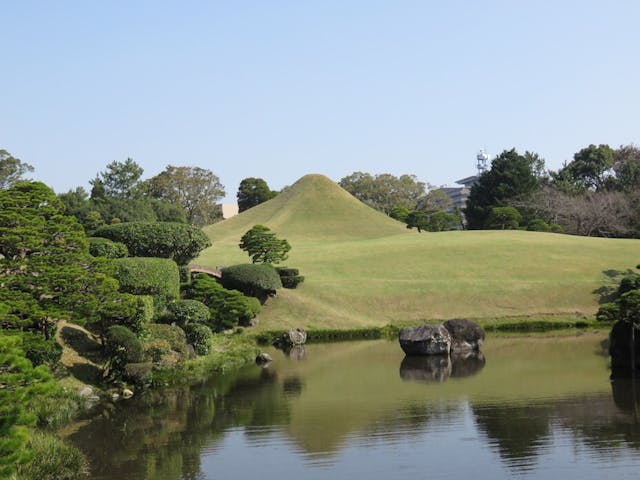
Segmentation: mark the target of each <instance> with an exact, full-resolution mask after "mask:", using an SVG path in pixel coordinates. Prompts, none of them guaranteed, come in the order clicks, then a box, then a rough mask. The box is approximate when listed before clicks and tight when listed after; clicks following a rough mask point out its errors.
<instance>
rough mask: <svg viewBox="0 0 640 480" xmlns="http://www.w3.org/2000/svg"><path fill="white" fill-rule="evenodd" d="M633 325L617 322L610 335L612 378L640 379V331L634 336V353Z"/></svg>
mask: <svg viewBox="0 0 640 480" xmlns="http://www.w3.org/2000/svg"><path fill="white" fill-rule="evenodd" d="M631 330H632V326H631V323H629V322H625V321H622V320H620V321H618V322H616V323H615V324H614V325H613V327H612V328H611V333H610V334H609V355H611V376H612V377H613V378H625V377H631V376H632V375H634V374H635V376H636V377H640V331H639V330H636V331H635V332H634V334H633V339H634V342H633V352H632V348H631V338H632V331H631ZM634 370H635V371H634Z"/></svg>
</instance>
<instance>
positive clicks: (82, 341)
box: [60, 326, 102, 363]
mask: <svg viewBox="0 0 640 480" xmlns="http://www.w3.org/2000/svg"><path fill="white" fill-rule="evenodd" d="M60 337H61V338H62V340H63V341H64V343H65V344H66V345H67V346H68V347H69V348H72V349H73V350H75V351H76V352H77V353H78V355H79V356H81V357H84V358H86V359H87V360H90V361H92V362H96V363H100V362H101V361H102V345H101V344H100V342H98V341H97V340H95V339H94V338H93V337H92V336H91V335H89V334H88V333H87V332H86V331H84V330H81V329H79V328H73V327H70V326H65V327H63V328H62V330H61V331H60Z"/></svg>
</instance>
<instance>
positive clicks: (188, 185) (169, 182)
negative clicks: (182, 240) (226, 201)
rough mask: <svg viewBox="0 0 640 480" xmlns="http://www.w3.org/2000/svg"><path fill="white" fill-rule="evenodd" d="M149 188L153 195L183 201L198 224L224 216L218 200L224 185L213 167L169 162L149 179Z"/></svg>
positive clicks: (193, 221) (185, 209)
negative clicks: (179, 164)
mask: <svg viewBox="0 0 640 480" xmlns="http://www.w3.org/2000/svg"><path fill="white" fill-rule="evenodd" d="M145 190H146V191H147V194H148V195H149V196H151V197H152V198H156V199H160V200H164V201H165V202H168V203H171V204H174V205H179V206H180V207H181V208H182V209H184V212H185V215H186V218H187V221H188V222H189V223H192V224H194V225H199V226H203V225H209V224H211V223H214V222H215V221H217V220H220V218H221V216H222V212H221V210H220V207H219V205H218V202H219V201H220V199H221V198H222V197H224V195H225V191H224V186H223V185H222V183H220V179H219V178H218V177H217V176H216V175H214V173H213V172H212V171H210V170H206V169H204V168H199V167H175V166H173V165H169V166H167V168H165V170H164V171H163V172H161V173H159V174H158V175H156V176H155V177H152V178H150V179H149V180H147V181H146V182H145Z"/></svg>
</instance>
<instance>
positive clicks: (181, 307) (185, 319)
mask: <svg viewBox="0 0 640 480" xmlns="http://www.w3.org/2000/svg"><path fill="white" fill-rule="evenodd" d="M167 310H168V311H169V313H170V315H171V317H170V318H171V320H172V321H174V322H176V323H177V324H178V325H180V326H183V325H186V324H189V323H204V324H206V323H207V322H208V321H209V319H211V312H210V311H209V307H207V306H206V305H205V304H204V303H202V302H200V301H198V300H177V301H175V302H173V303H170V304H169V305H167Z"/></svg>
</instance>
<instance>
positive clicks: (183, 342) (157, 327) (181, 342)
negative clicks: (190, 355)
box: [149, 323, 187, 356]
mask: <svg viewBox="0 0 640 480" xmlns="http://www.w3.org/2000/svg"><path fill="white" fill-rule="evenodd" d="M162 340H165V341H166V342H168V344H169V347H170V348H171V350H173V351H174V352H178V353H179V354H180V355H181V356H183V355H185V354H186V353H187V337H186V335H185V333H184V331H183V330H182V329H181V328H180V327H178V326H176V325H164V324H161V323H152V324H151V325H149V342H157V341H162Z"/></svg>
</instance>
